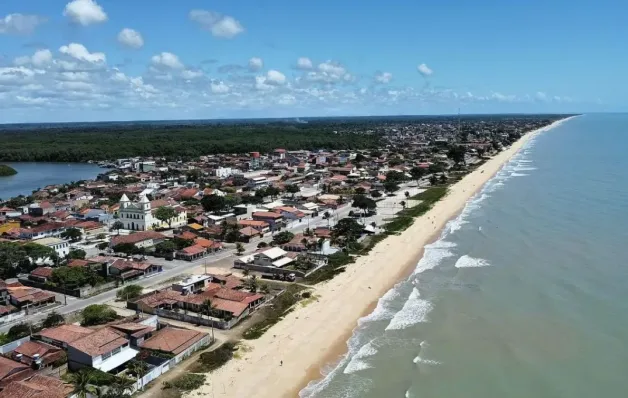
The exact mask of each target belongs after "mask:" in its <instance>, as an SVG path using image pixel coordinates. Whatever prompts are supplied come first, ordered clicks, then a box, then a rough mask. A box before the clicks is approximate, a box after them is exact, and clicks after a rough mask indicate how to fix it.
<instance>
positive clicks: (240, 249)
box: [236, 242, 244, 256]
mask: <svg viewBox="0 0 628 398" xmlns="http://www.w3.org/2000/svg"><path fill="white" fill-rule="evenodd" d="M236 253H238V256H240V255H242V253H244V245H243V244H242V243H240V242H238V243H236Z"/></svg>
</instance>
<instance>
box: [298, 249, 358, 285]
mask: <svg viewBox="0 0 628 398" xmlns="http://www.w3.org/2000/svg"><path fill="white" fill-rule="evenodd" d="M360 250H363V247H361V248H360ZM328 261H329V262H328V263H327V265H326V266H324V267H323V268H321V269H319V270H317V271H316V272H313V273H312V274H310V275H308V276H307V277H306V278H305V283H307V284H310V285H315V284H317V283H321V282H325V281H328V280H330V279H332V278H333V277H335V276H336V275H338V274H340V273H342V272H344V271H345V267H346V266H347V265H349V264H351V263H353V262H355V258H354V257H352V256H350V255H349V254H347V253H345V252H338V253H334V254H332V255H331V256H329V257H328Z"/></svg>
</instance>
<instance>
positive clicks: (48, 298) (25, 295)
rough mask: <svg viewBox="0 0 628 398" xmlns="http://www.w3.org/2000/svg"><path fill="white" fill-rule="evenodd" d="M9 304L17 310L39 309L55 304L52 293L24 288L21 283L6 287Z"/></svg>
mask: <svg viewBox="0 0 628 398" xmlns="http://www.w3.org/2000/svg"><path fill="white" fill-rule="evenodd" d="M8 290H9V296H10V299H9V302H10V303H11V304H12V305H14V306H16V307H18V308H24V307H26V308H27V311H28V309H31V308H39V307H45V306H47V305H50V304H54V303H55V302H56V297H55V295H54V294H53V293H50V292H46V291H43V290H40V289H37V288H34V287H29V286H24V285H22V284H21V283H14V284H11V285H10V286H8Z"/></svg>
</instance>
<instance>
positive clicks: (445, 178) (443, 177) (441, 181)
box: [440, 174, 447, 184]
mask: <svg viewBox="0 0 628 398" xmlns="http://www.w3.org/2000/svg"><path fill="white" fill-rule="evenodd" d="M440 183H441V184H447V176H446V175H445V174H441V175H440Z"/></svg>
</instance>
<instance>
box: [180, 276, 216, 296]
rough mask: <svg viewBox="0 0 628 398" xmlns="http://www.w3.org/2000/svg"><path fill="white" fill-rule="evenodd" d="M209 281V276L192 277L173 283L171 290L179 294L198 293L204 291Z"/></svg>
mask: <svg viewBox="0 0 628 398" xmlns="http://www.w3.org/2000/svg"><path fill="white" fill-rule="evenodd" d="M211 280H212V276H211V275H207V274H204V275H192V276H190V277H189V278H185V279H184V280H182V281H180V282H176V283H173V284H172V290H174V291H177V292H181V293H198V292H200V291H203V290H205V288H206V287H207V285H208V284H209V283H210V282H211Z"/></svg>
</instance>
